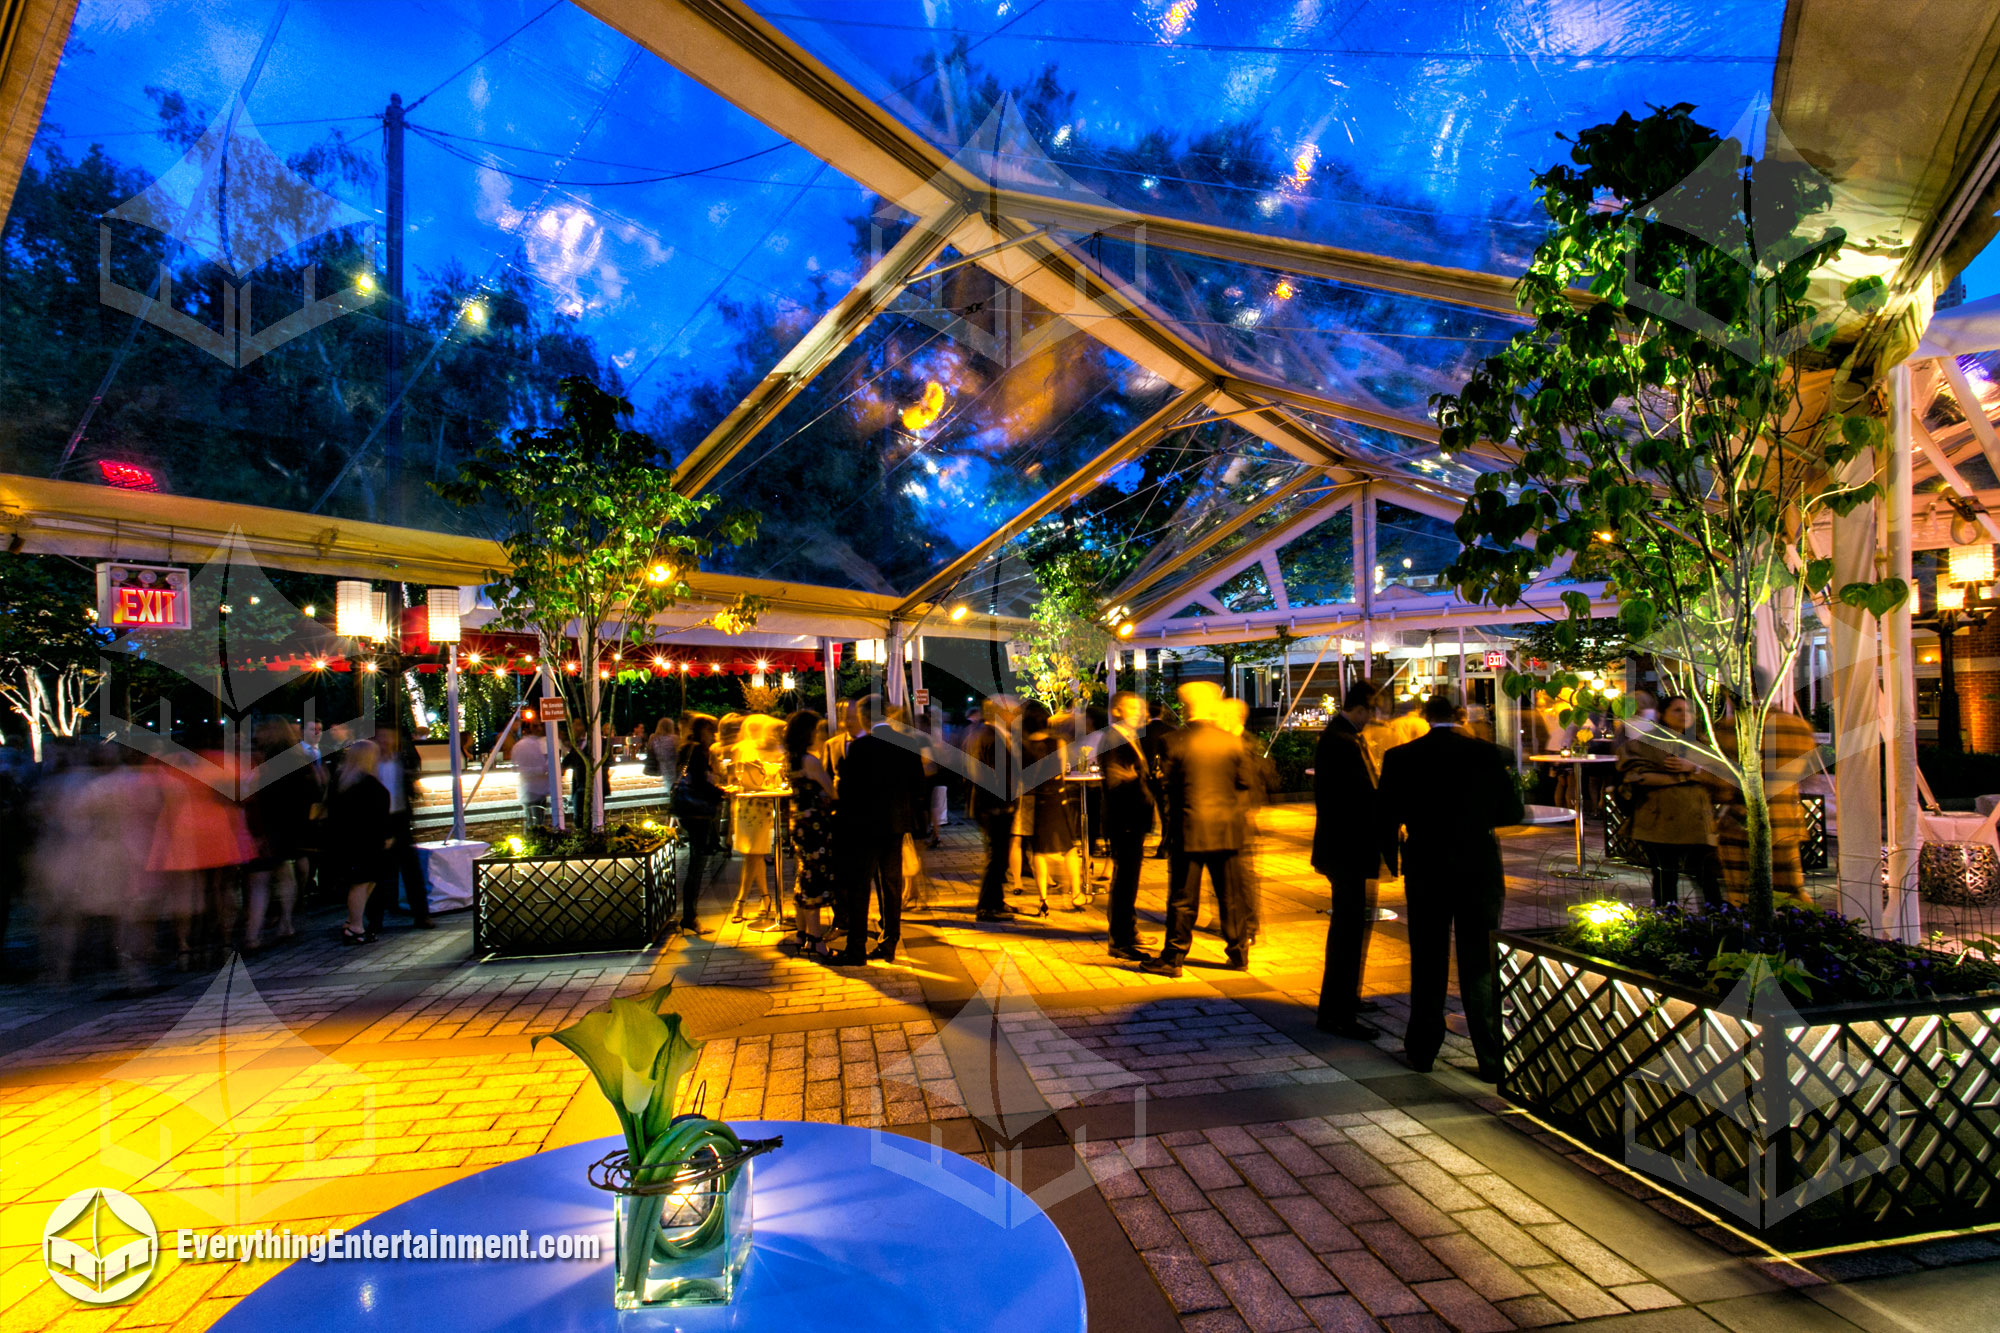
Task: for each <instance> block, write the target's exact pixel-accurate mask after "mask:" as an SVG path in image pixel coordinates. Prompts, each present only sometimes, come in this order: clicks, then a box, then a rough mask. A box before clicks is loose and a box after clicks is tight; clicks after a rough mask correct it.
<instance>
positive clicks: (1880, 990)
mask: <svg viewBox="0 0 2000 1333" xmlns="http://www.w3.org/2000/svg"><path fill="white" fill-rule="evenodd" d="M1570 916H1571V922H1570V924H1569V925H1568V926H1566V927H1564V928H1563V929H1562V930H1560V931H1558V932H1556V934H1555V936H1554V938H1553V940H1552V943H1555V944H1558V945H1561V946H1563V947H1564V948H1569V949H1575V950H1577V951H1578V952H1579V953H1587V954H1590V955H1592V956H1593V957H1597V958H1602V959H1604V960H1605V961H1607V962H1611V963H1617V964H1620V965H1622V966H1625V967H1630V968H1634V969H1637V970H1639V971H1642V972H1650V973H1652V974H1653V975H1655V976H1658V977H1661V978H1664V979H1665V980H1668V981H1673V982H1678V983H1680V984H1681V985H1684V986H1692V987H1695V988H1697V989H1700V990H1706V991H1710V992H1713V993H1715V994H1717V995H1722V994H1724V993H1726V992H1727V991H1728V990H1729V989H1730V988H1731V987H1732V986H1734V985H1735V984H1736V982H1737V981H1738V980H1740V979H1741V978H1743V977H1744V976H1746V975H1749V976H1752V977H1756V978H1769V979H1770V981H1771V982H1773V983H1775V984H1777V985H1780V986H1782V987H1783V988H1784V990H1785V991H1786V993H1787V994H1789V995H1791V996H1792V998H1794V999H1796V1000H1801V1001H1810V1002H1815V1003H1823V1004H1837V1003H1841V1002H1843V1001H1865V1000H1898V999H1907V1000H1928V999H1932V998H1935V997H1940V996H1951V995H1974V994H1980V993H1983V992H1987V991H1995V990H2000V966H1996V965H1995V963H1996V959H2000V948H1996V947H1985V946H1982V945H1980V944H1979V943H1978V942H1976V941H1975V942H1974V943H1972V944H1969V945H1967V946H1966V947H1965V948H1964V949H1963V950H1962V951H1960V952H1957V953H1946V952H1943V951H1941V950H1939V949H1932V948H1924V947H1922V946H1919V945H1914V944H1903V943H1901V942H1899V941H1896V940H1883V939H1877V938H1875V937H1874V936H1873V935H1870V934H1869V933H1868V928H1867V925H1866V923H1864V922H1860V921H1850V920H1847V919H1845V918H1843V917H1840V916H1838V915H1836V914H1834V913H1832V912H1822V911H1819V910H1817V909H1814V908H1806V907H1781V908H1779V909H1778V910H1777V912H1776V913H1775V915H1774V918H1773V920H1772V923H1771V925H1769V926H1768V927H1759V926H1758V925H1757V924H1756V923H1755V921H1754V920H1753V918H1752V917H1751V915H1750V914H1749V913H1748V912H1747V911H1745V910H1744V909H1743V908H1741V907H1732V906H1723V907H1710V908H1703V909H1700V910H1695V911H1689V910H1686V909H1683V908H1680V907H1677V906H1667V907H1634V906H1632V905H1630V904H1627V903H1620V902H1613V901H1603V902H1591V903H1581V904H1578V905H1577V906H1575V907H1572V908H1571V909H1570Z"/></svg>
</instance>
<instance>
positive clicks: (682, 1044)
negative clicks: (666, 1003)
mask: <svg viewBox="0 0 2000 1333" xmlns="http://www.w3.org/2000/svg"><path fill="white" fill-rule="evenodd" d="M660 1023H661V1025H662V1026H663V1027H664V1028H665V1029H666V1039H665V1040H664V1041H662V1042H661V1044H660V1047H659V1050H658V1052H657V1053H656V1054H655V1055H654V1057H653V1086H652V1096H651V1099H650V1100H649V1102H648V1103H647V1106H646V1113H645V1116H644V1118H643V1122H642V1129H641V1133H640V1137H641V1138H642V1139H643V1140H644V1141H645V1142H646V1143H652V1142H654V1141H656V1140H657V1139H658V1138H659V1137H660V1135H662V1134H664V1133H665V1132H666V1129H667V1126H669V1125H671V1124H672V1123H673V1121H674V1111H675V1106H676V1101H677V1099H676V1097H675V1095H674V1094H675V1090H676V1089H678V1088H679V1087H680V1085H681V1080H682V1079H683V1078H685V1077H686V1076H687V1075H688V1074H690V1073H692V1072H693V1070H694V1067H695V1065H696V1064H697V1063H699V1062H700V1060H701V1043H699V1042H695V1041H690V1040H688V1037H687V1034H686V1033H684V1032H683V1031H681V1016H680V1015H679V1014H662V1015H661V1016H660Z"/></svg>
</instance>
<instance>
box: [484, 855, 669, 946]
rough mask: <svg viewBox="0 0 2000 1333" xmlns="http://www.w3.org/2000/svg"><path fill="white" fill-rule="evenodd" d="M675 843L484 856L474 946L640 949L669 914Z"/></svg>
mask: <svg viewBox="0 0 2000 1333" xmlns="http://www.w3.org/2000/svg"><path fill="white" fill-rule="evenodd" d="M678 848H679V844H677V843H672V842H669V843H666V844H664V845H663V846H661V847H660V848H658V849H657V850H655V851H652V852H649V853H647V854H646V855H644V856H607V857H591V858H575V859H569V858H563V857H492V856H488V857H484V858H481V859H480V860H479V861H477V862H475V863H474V867H475V870H476V874H475V877H474V880H473V892H472V951H473V953H474V954H476V955H478V956H481V957H484V956H486V955H489V954H534V953H594V952H603V951H606V950H613V949H643V948H645V947H646V946H647V945H649V944H652V943H653V942H654V941H656V940H658V939H659V938H660V936H661V935H662V934H664V933H665V931H666V928H667V924H668V922H670V921H671V920H672V919H673V910H674V887H675V885H676V884H677V883H678V882H679V875H678V873H677V871H678V868H679V867H678V861H677V859H676V853H677V851H678Z"/></svg>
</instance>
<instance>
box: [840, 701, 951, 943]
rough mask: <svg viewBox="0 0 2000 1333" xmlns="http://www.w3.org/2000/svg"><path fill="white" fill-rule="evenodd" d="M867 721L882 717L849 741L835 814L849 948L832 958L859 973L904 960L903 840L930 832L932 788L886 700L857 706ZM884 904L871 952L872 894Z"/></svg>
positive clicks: (921, 758)
mask: <svg viewBox="0 0 2000 1333" xmlns="http://www.w3.org/2000/svg"><path fill="white" fill-rule="evenodd" d="M856 707H857V708H860V709H862V710H864V711H863V713H862V717H863V718H880V719H882V720H881V721H878V722H876V724H875V725H874V727H872V728H871V729H870V730H869V731H868V733H867V734H866V735H861V736H856V737H855V738H854V739H853V740H852V741H851V742H849V743H848V746H847V751H846V753H845V754H843V755H842V756H841V759H840V781H839V790H840V800H839V802H838V803H837V804H836V805H835V806H834V810H833V856H834V867H835V874H836V875H837V877H838V880H839V883H840V896H841V899H842V901H843V903H844V910H843V911H842V913H841V916H842V919H843V921H844V922H845V923H846V926H847V945H846V948H845V949H843V950H842V952H840V953H839V954H836V955H834V956H833V957H832V958H830V959H828V961H829V962H831V963H834V964H836V965H837V966H841V967H858V966H860V965H862V964H864V963H866V962H867V961H868V960H869V959H870V958H879V959H881V960H882V961H883V962H885V963H889V962H894V961H895V959H896V945H897V944H898V943H899V942H900V941H901V939H902V937H903V835H904V834H906V833H908V834H915V835H917V836H919V837H921V836H923V835H924V834H926V833H927V832H928V831H929V828H928V824H929V816H930V800H929V796H930V783H929V780H928V779H926V778H925V777H924V761H923V756H922V755H921V754H920V753H919V752H918V750H917V748H916V743H915V741H914V740H913V739H912V738H911V737H909V736H908V735H906V734H905V733H903V732H900V731H898V730H897V729H896V727H895V726H894V725H893V724H892V723H891V722H890V721H889V720H888V719H887V718H886V717H885V716H884V714H883V711H882V696H881V695H879V694H871V695H869V696H868V697H867V698H866V699H863V700H861V701H860V702H859V703H858V704H856ZM871 882H872V884H873V885H874V887H875V888H876V890H877V891H878V893H879V894H880V898H881V910H882V943H881V944H880V945H878V946H877V947H876V948H875V950H874V952H872V953H870V952H868V890H869V886H870V884H871Z"/></svg>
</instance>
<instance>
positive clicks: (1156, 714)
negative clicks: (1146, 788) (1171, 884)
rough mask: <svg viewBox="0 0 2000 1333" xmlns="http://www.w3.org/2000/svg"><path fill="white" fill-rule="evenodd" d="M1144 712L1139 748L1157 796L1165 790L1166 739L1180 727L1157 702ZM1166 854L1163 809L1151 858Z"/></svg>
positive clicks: (1160, 858) (1149, 705)
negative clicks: (1141, 743) (1141, 740)
mask: <svg viewBox="0 0 2000 1333" xmlns="http://www.w3.org/2000/svg"><path fill="white" fill-rule="evenodd" d="M1146 713H1147V717H1148V719H1149V720H1148V721H1147V723H1146V740H1145V743H1144V745H1143V746H1142V747H1141V748H1143V749H1144V750H1145V752H1146V772H1147V774H1148V775H1149V776H1150V777H1151V778H1152V780H1153V795H1154V796H1155V797H1157V796H1159V795H1160V793H1161V792H1162V791H1164V790H1165V784H1166V780H1167V749H1168V741H1169V739H1170V738H1171V737H1173V736H1176V735H1178V734H1179V732H1180V728H1179V727H1177V726H1175V725H1174V723H1173V719H1171V718H1169V717H1168V716H1167V714H1166V710H1165V709H1164V708H1162V707H1161V706H1160V705H1159V704H1158V703H1157V702H1153V703H1149V704H1147V705H1146ZM1166 855H1167V828H1166V823H1165V815H1164V811H1163V812H1162V816H1161V824H1160V845H1159V847H1158V848H1156V849H1155V850H1154V852H1153V859H1154V860H1156V861H1157V860H1163V859H1165V857H1166Z"/></svg>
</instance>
